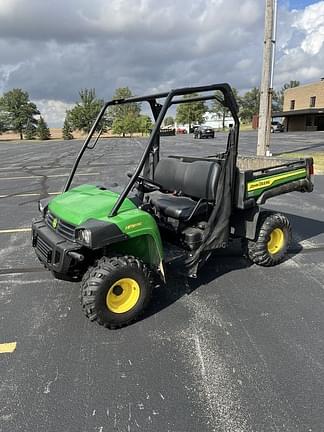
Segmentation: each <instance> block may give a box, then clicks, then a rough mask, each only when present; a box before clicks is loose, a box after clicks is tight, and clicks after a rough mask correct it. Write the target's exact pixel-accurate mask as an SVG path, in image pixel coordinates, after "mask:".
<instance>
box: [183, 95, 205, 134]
mask: <svg viewBox="0 0 324 432" xmlns="http://www.w3.org/2000/svg"><path fill="white" fill-rule="evenodd" d="M195 96H199V95H198V94H197V93H193V94H190V95H184V96H183V98H182V99H189V98H192V97H195ZM206 111H207V106H206V104H205V102H203V101H198V102H189V103H181V104H179V105H178V106H177V113H176V120H177V122H178V123H182V124H186V123H188V125H189V130H190V129H191V125H192V124H193V123H202V122H203V119H204V114H205V112H206Z"/></svg>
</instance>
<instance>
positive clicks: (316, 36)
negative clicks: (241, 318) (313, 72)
mask: <svg viewBox="0 0 324 432" xmlns="http://www.w3.org/2000/svg"><path fill="white" fill-rule="evenodd" d="M294 27H296V29H297V30H300V31H302V32H304V33H305V39H304V40H303V42H302V44H301V48H302V49H303V50H304V51H305V52H306V53H307V54H312V55H316V54H318V53H319V52H320V50H321V48H322V46H323V44H324V1H321V2H318V3H315V4H312V5H310V6H308V7H307V8H306V9H305V11H304V12H302V13H300V14H299V16H298V18H297V19H296V22H295V24H294Z"/></svg>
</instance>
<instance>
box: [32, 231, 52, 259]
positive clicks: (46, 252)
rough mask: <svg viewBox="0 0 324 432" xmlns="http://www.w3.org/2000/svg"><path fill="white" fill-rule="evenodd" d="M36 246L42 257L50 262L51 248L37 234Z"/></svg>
mask: <svg viewBox="0 0 324 432" xmlns="http://www.w3.org/2000/svg"><path fill="white" fill-rule="evenodd" d="M36 248H37V250H38V251H39V252H40V253H41V254H42V255H43V257H44V258H45V259H46V261H47V262H51V260H52V248H51V246H50V245H49V244H47V243H46V241H45V240H43V239H42V238H41V237H40V236H39V235H38V236H37V241H36Z"/></svg>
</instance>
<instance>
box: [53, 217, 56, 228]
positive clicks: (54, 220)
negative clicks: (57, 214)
mask: <svg viewBox="0 0 324 432" xmlns="http://www.w3.org/2000/svg"><path fill="white" fill-rule="evenodd" d="M52 227H53V228H54V229H56V227H57V219H56V218H54V219H53V221H52Z"/></svg>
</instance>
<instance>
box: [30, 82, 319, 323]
mask: <svg viewBox="0 0 324 432" xmlns="http://www.w3.org/2000/svg"><path fill="white" fill-rule="evenodd" d="M194 93H196V94H197V93H198V94H199V96H197V95H196V94H195V95H194ZM190 94H191V95H192V96H190ZM184 95H186V96H187V97H186V98H185V99H183V98H182V96H184ZM219 95H221V96H219ZM215 99H217V100H218V101H219V102H220V103H222V104H223V105H224V107H226V109H228V110H229V111H230V112H231V115H232V117H233V119H234V127H233V128H231V130H230V131H229V134H228V138H227V145H226V149H225V151H224V152H223V153H219V154H216V152H215V154H213V155H209V156H208V155H207V156H205V157H190V156H189V155H182V156H170V157H166V158H162V159H160V152H159V150H160V137H159V132H160V127H161V124H162V121H163V119H164V117H165V115H166V113H167V110H168V109H169V108H170V107H171V106H173V105H176V104H180V103H183V102H185V103H190V102H196V101H202V100H203V101H207V100H215ZM144 101H146V102H148V104H149V105H150V107H151V109H152V113H153V117H154V119H155V125H154V128H153V130H152V132H151V135H150V138H149V141H148V144H147V146H146V148H145V150H144V152H143V155H142V157H141V159H140V161H139V163H138V165H137V168H136V169H135V171H134V173H132V174H130V175H129V177H130V178H129V180H128V182H127V184H126V186H125V188H124V190H123V191H122V192H121V193H120V194H119V193H116V192H113V191H109V190H107V189H106V188H105V187H102V186H95V185H88V184H85V185H81V186H78V187H74V188H71V182H72V179H73V176H74V174H75V172H76V170H77V167H78V164H79V162H80V159H81V158H82V156H83V154H84V152H85V151H86V150H87V149H88V148H90V147H91V148H93V144H91V140H92V137H93V136H94V134H95V132H96V131H97V130H98V128H100V124H101V120H102V118H103V116H104V114H105V112H106V110H107V108H108V107H110V106H116V105H121V104H126V103H133V102H144ZM161 101H162V102H161ZM238 141H239V118H238V108H237V104H236V101H235V98H234V96H233V93H232V90H231V88H230V86H229V85H228V84H215V85H208V86H202V87H191V88H181V89H176V90H171V91H170V92H167V93H160V94H154V95H148V96H143V97H132V98H129V99H117V100H111V101H110V102H107V103H106V104H105V105H104V106H103V108H102V110H101V112H100V114H99V115H98V117H97V119H96V121H95V123H94V124H93V127H92V129H91V131H90V133H89V135H88V137H87V139H86V140H85V142H84V144H83V147H82V149H81V151H80V152H79V155H78V156H77V158H76V161H75V163H74V166H73V168H72V171H71V174H70V176H69V178H68V180H67V183H66V185H65V188H64V191H63V193H62V194H61V195H59V196H57V197H55V198H52V199H44V200H41V201H40V204H39V208H40V211H41V214H42V217H41V218H40V219H39V220H36V221H34V222H33V225H32V244H33V247H34V248H35V252H36V254H37V256H38V258H39V259H40V260H41V261H42V263H43V264H44V265H45V266H46V267H47V268H48V269H49V270H50V271H51V272H52V273H53V275H54V276H55V277H56V278H58V279H64V280H70V281H81V305H82V309H83V311H84V313H85V315H86V316H87V317H88V318H90V320H96V321H97V322H98V323H99V324H102V325H104V326H106V327H109V328H116V327H121V326H123V325H126V324H129V323H130V322H132V321H134V320H135V319H137V317H138V316H139V315H140V314H141V313H142V312H143V310H144V309H145V307H146V306H147V305H148V303H149V300H150V297H151V291H152V288H153V287H154V286H156V285H163V283H162V282H166V283H167V280H166V279H167V274H166V272H165V269H166V266H167V264H168V262H169V261H172V262H175V261H176V262H177V263H178V266H180V264H181V266H182V268H183V269H185V272H186V275H187V276H189V277H197V274H198V272H199V270H200V269H201V268H202V267H203V265H204V263H205V262H206V260H207V259H208V257H209V256H210V255H211V253H212V252H213V251H215V250H217V249H224V248H226V247H227V246H228V244H229V242H230V241H231V239H233V238H241V239H243V243H244V248H245V249H246V255H247V257H248V258H249V259H250V260H251V261H253V262H254V263H256V264H259V265H261V266H272V265H275V264H278V263H280V262H281V261H282V260H283V259H284V257H285V255H286V253H287V249H288V246H289V242H290V239H291V228H290V224H289V221H288V219H287V218H286V217H285V216H284V215H282V214H280V213H272V212H269V211H262V210H261V208H260V206H261V205H262V204H264V203H265V202H266V200H267V199H269V198H271V197H274V196H277V195H280V194H284V193H288V192H292V191H300V192H306V191H307V192H310V191H312V189H313V184H312V174H313V161H312V159H311V158H309V159H302V160H294V161H292V160H289V161H285V160H283V159H272V158H240V157H238V156H237V154H238ZM95 142H96V141H95ZM199 145H201V144H200V143H199Z"/></svg>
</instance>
